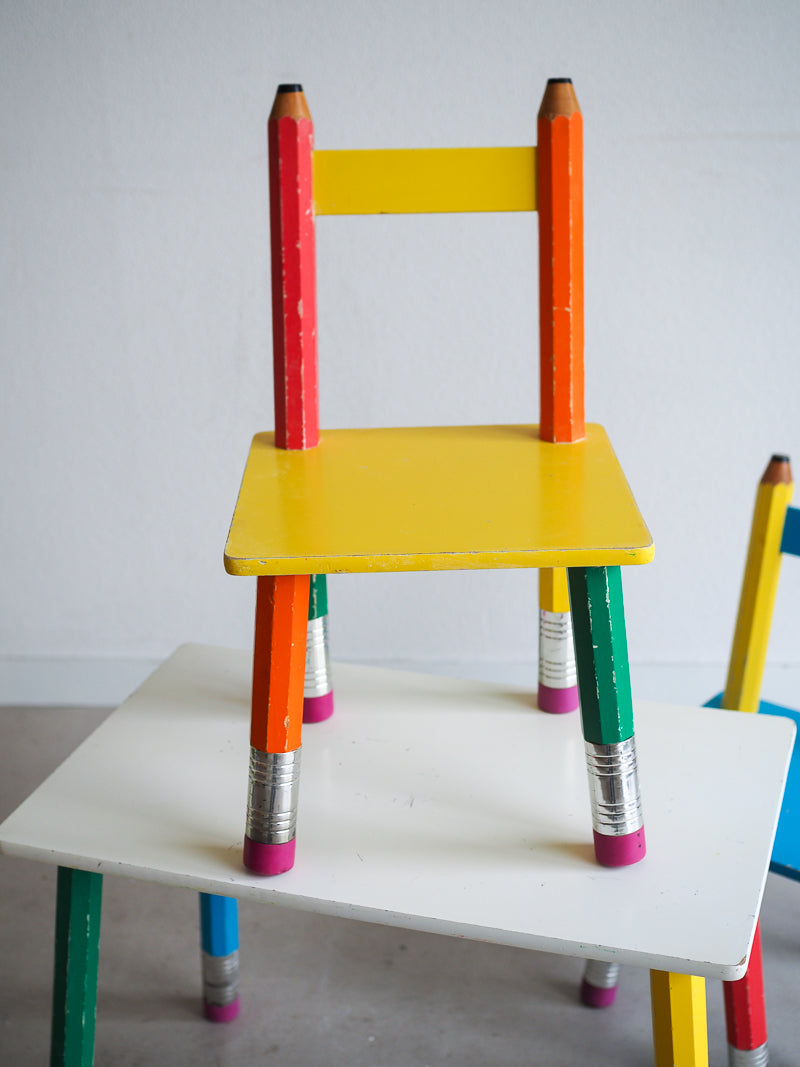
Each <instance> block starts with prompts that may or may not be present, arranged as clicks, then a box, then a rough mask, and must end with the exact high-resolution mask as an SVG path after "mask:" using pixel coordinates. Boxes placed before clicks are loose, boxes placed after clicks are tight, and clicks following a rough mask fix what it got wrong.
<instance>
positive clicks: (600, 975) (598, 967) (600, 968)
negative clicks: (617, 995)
mask: <svg viewBox="0 0 800 1067" xmlns="http://www.w3.org/2000/svg"><path fill="white" fill-rule="evenodd" d="M583 980H584V982H588V983H589V985H590V986H594V988H595V989H613V988H614V986H615V985H616V984H617V982H618V981H619V964H618V963H608V962H607V961H606V960H587V961H586V969H585V970H584V972H583Z"/></svg>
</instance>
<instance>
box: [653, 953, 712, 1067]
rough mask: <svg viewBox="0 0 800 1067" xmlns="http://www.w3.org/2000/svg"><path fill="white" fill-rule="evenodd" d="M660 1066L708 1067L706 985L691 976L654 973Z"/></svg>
mask: <svg viewBox="0 0 800 1067" xmlns="http://www.w3.org/2000/svg"><path fill="white" fill-rule="evenodd" d="M650 1003H651V1006H652V1011H653V1046H654V1049H655V1065H656V1067H708V1026H707V1022H706V982H705V979H704V978H694V977H693V976H692V975H689V974H672V973H670V972H669V971H651V972H650Z"/></svg>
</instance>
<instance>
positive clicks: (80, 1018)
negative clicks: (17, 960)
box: [50, 867, 103, 1067]
mask: <svg viewBox="0 0 800 1067" xmlns="http://www.w3.org/2000/svg"><path fill="white" fill-rule="evenodd" d="M102 890H103V876H102V875H101V874H92V873H90V872H89V871H73V870H71V869H70V868H69V867H59V868H58V896H57V899H56V954H55V973H54V978H53V1024H52V1025H53V1029H52V1036H51V1045H50V1064H51V1067H57V1065H58V1067H62V1065H63V1067H90V1065H91V1064H92V1063H93V1061H94V1021H95V1009H96V1006H97V965H98V954H99V948H100V907H101V897H102Z"/></svg>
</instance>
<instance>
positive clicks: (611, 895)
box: [0, 645, 794, 979]
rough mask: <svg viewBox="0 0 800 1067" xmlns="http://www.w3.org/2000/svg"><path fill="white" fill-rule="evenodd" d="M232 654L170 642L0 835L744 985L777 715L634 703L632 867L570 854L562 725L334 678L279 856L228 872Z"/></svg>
mask: <svg viewBox="0 0 800 1067" xmlns="http://www.w3.org/2000/svg"><path fill="white" fill-rule="evenodd" d="M250 664H251V660H250V656H249V654H248V653H245V652H238V651H230V650H226V649H219V648H215V647H210V646H197V645H191V646H185V647H183V648H181V649H179V650H178V652H176V653H175V655H174V656H172V657H171V658H170V659H169V660H168V661H167V662H166V663H165V664H164V665H163V666H162V667H161V668H160V669H159V670H158V671H157V672H156V673H155V674H154V675H153V676H152V677H151V678H150V679H149V680H148V681H147V682H146V683H145V684H144V685H143V686H142V687H141V688H140V689H139V690H137V692H136V693H134V694H133V696H131V697H130V698H129V699H128V700H127V701H126V702H125V703H124V704H123V705H122V706H121V707H120V708H119V709H117V711H115V712H114V713H113V714H112V715H111V716H110V717H109V718H108V719H107V720H106V722H104V723H103V725H102V726H101V727H100V728H99V729H98V730H97V731H96V732H95V733H94V734H92V736H91V737H89V738H88V739H87V741H85V742H84V744H83V745H81V747H80V748H78V749H77V750H76V752H75V753H73V755H72V756H71V757H70V758H69V759H68V760H66V762H65V763H64V764H62V766H61V767H60V768H59V769H58V770H57V771H56V772H55V773H54V774H53V775H52V776H51V777H50V778H49V779H47V781H46V782H45V783H44V784H43V785H42V786H40V787H39V789H38V790H36V792H35V793H34V794H33V795H32V796H31V797H29V798H28V800H27V801H26V802H25V803H24V804H23V805H22V806H21V807H20V808H18V809H17V811H16V812H15V813H14V814H13V815H11V816H10V818H9V819H7V820H6V822H5V823H4V824H3V825H2V827H0V849H2V851H4V852H6V853H8V854H10V855H18V856H25V857H28V858H32V859H39V860H44V861H46V862H49V863H58V864H61V865H65V866H72V867H78V868H82V869H86V870H92V871H99V872H102V873H105V874H122V875H128V876H131V877H134V878H142V879H146V880H150V881H156V882H163V883H167V884H173V885H179V886H188V887H194V888H196V889H199V890H204V891H207V892H212V893H221V894H225V895H229V896H236V897H241V898H249V899H259V900H262V901H264V902H265V903H274V904H282V905H286V906H290V907H296V908H302V909H307V910H311V911H318V912H324V913H327V914H331V915H341V916H347V917H351V918H359V919H365V920H368V921H372V922H380V923H388V924H392V925H397V926H403V927H409V928H413V929H418V930H428V931H435V932H440V933H444V934H451V935H456V936H462V937H470V938H476V939H481V940H487V941H494V942H498V943H502V944H509V945H517V946H521V947H525V948H538V949H545V950H547V951H551V952H559V953H564V954H569V955H575V956H592V957H597V958H604V959H613V960H617V961H619V962H623V963H624V962H629V963H634V964H638V965H644V966H647V967H656V968H659V969H666V970H674V971H683V972H687V973H692V974H698V975H705V976H707V977H716V978H725V979H733V978H738V977H740V976H741V975H742V973H743V972H744V967H745V964H746V958H747V955H748V953H749V948H750V944H751V941H752V936H753V931H754V926H755V921H756V916H757V914H758V910H759V905H760V901H761V894H762V892H763V887H764V881H765V877H766V871H767V865H768V861H769V856H770V851H771V847H772V840H773V836H774V831H775V824H776V820H777V815H778V810H779V805H780V800H781V795H782V792H783V784H784V780H785V775H786V769H787V765H788V760H789V755H790V751H791V745H792V740H793V736H794V726H793V724H792V723H791V722H789V721H788V720H783V719H778V718H773V717H770V716H756V715H745V714H742V713H736V712H727V711H716V710H711V709H705V708H703V709H700V708H685V707H671V706H668V705H664V704H654V703H637V704H636V708H635V715H636V732H637V741H638V747H639V754H640V772H641V780H642V788H643V794H644V808H645V828H646V834H647V842H648V855H647V857H646V858H645V860H644V861H643V862H642V863H639V864H637V865H636V866H634V867H628V868H622V869H615V870H610V869H605V868H601V867H599V866H597V864H596V863H595V861H594V855H593V849H592V843H591V842H592V834H591V822H590V818H589V811H588V790H587V785H586V771H585V767H584V758H583V744H582V739H581V735H580V725H579V722H578V719H577V716H575V715H568V716H552V715H547V714H545V713H543V712H540V711H538V710H536V708H535V707H534V705H533V699H532V696H531V695H530V694H529V693H523V692H521V691H519V690H518V689H516V688H514V687H508V686H503V685H499V684H490V683H483V682H472V681H465V680H461V679H450V678H443V677H435V676H428V675H420V674H411V673H405V672H401V671H387V670H383V669H379V668H368V667H354V666H349V665H342V664H337V665H336V666H335V685H336V713H335V715H334V716H333V718H332V719H330V720H328V721H327V722H324V723H320V724H316V725H314V726H310V727H306V729H305V731H304V739H303V776H302V783H301V794H300V817H299V820H298V844H297V862H296V865H295V867H294V869H293V870H292V871H289V872H287V873H286V874H283V875H280V876H279V877H277V878H271V879H270V878H261V877H258V876H256V875H253V874H251V873H249V872H248V871H246V870H245V869H244V868H243V867H242V864H241V847H242V836H243V829H244V812H245V797H246V788H247V761H248V751H249V740H248V736H249V687H250Z"/></svg>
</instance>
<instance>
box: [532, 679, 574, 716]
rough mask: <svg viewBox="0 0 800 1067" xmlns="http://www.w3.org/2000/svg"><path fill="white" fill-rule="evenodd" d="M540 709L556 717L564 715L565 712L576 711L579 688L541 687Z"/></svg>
mask: <svg viewBox="0 0 800 1067" xmlns="http://www.w3.org/2000/svg"><path fill="white" fill-rule="evenodd" d="M538 704H539V707H540V709H541V710H542V711H549V712H551V714H554V715H563V714H564V712H565V711H576V710H577V707H578V687H577V685H571V686H570V687H569V688H568V689H552V688H551V687H550V686H549V685H541V684H540V685H539V699H538Z"/></svg>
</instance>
